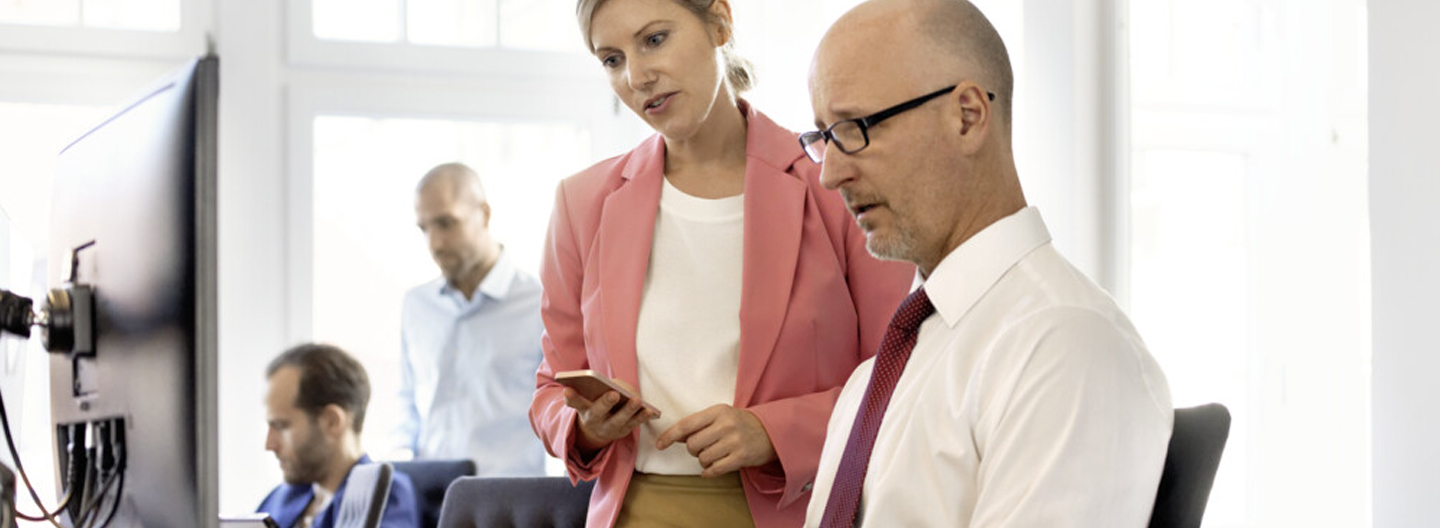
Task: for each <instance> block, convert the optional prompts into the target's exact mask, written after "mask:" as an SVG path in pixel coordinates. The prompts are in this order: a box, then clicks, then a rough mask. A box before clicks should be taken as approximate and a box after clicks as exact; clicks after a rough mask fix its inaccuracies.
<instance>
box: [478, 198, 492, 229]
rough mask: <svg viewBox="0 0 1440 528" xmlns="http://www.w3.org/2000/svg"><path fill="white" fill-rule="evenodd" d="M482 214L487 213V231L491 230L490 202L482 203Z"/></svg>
mask: <svg viewBox="0 0 1440 528" xmlns="http://www.w3.org/2000/svg"><path fill="white" fill-rule="evenodd" d="M480 212H482V213H485V229H490V202H480Z"/></svg>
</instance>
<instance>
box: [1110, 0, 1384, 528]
mask: <svg viewBox="0 0 1440 528" xmlns="http://www.w3.org/2000/svg"><path fill="white" fill-rule="evenodd" d="M1124 16H1125V18H1127V19H1128V24H1126V26H1127V27H1129V28H1130V34H1129V46H1128V68H1129V72H1130V77H1129V79H1128V86H1129V93H1130V94H1131V100H1130V103H1129V105H1128V110H1129V114H1130V120H1129V129H1130V134H1129V140H1128V144H1127V145H1125V146H1126V148H1125V152H1126V154H1125V157H1126V159H1127V162H1128V163H1127V165H1128V166H1129V178H1128V181H1127V182H1126V185H1122V187H1123V188H1122V190H1121V191H1120V192H1121V195H1120V199H1119V200H1118V201H1117V203H1118V204H1120V206H1121V207H1122V208H1123V211H1122V214H1121V216H1122V217H1124V218H1128V222H1126V223H1125V224H1124V226H1123V229H1122V231H1123V233H1124V234H1123V235H1122V236H1121V239H1122V240H1126V241H1128V243H1125V244H1122V249H1121V251H1122V253H1123V254H1122V255H1121V256H1120V257H1119V261H1120V263H1121V265H1120V268H1121V269H1128V274H1125V279H1124V281H1123V282H1124V284H1122V285H1121V291H1122V292H1127V293H1128V294H1126V295H1121V298H1122V300H1127V299H1128V303H1129V312H1130V314H1131V316H1132V318H1133V319H1134V322H1135V324H1136V327H1137V328H1139V329H1140V332H1141V334H1142V335H1143V336H1145V340H1146V342H1147V344H1148V345H1149V348H1150V350H1151V352H1152V353H1153V354H1154V355H1155V357H1156V358H1157V359H1158V360H1159V361H1160V363H1161V365H1162V366H1163V367H1164V369H1165V372H1166V375H1167V377H1168V378H1169V381H1170V388H1171V392H1172V395H1173V397H1174V400H1175V405H1176V406H1177V407H1185V406H1191V405H1198V404H1203V403H1208V402H1212V401H1214V402H1220V403H1223V404H1225V405H1226V406H1227V407H1229V409H1230V411H1231V414H1232V417H1233V422H1232V426H1231V431H1230V437H1229V442H1228V443H1227V445H1226V447H1225V455H1224V458H1223V459H1222V460H1221V466H1220V471H1219V473H1218V475H1217V478H1216V482H1215V487H1214V490H1213V492H1212V493H1211V496H1210V503H1209V507H1208V509H1207V511H1206V515H1205V525H1206V526H1210V527H1259V526H1317V527H1332V526H1333V527H1353V526H1368V525H1369V523H1370V516H1369V505H1368V500H1369V497H1370V490H1369V484H1368V481H1369V474H1370V464H1369V452H1370V450H1369V443H1368V442H1369V439H1368V438H1369V429H1368V427H1366V426H1364V424H1368V423H1369V418H1368V416H1369V411H1368V409H1369V394H1370V389H1369V386H1368V369H1369V347H1370V339H1369V317H1370V310H1369V269H1368V266H1369V264H1368V260H1369V240H1368V212H1367V201H1366V200H1367V198H1366V190H1365V189H1366V178H1365V161H1364V160H1365V152H1366V141H1367V140H1366V138H1365V133H1364V129H1365V126H1364V123H1365V118H1364V110H1365V107H1364V105H1365V100H1366V99H1365V96H1364V95H1363V91H1364V87H1365V76H1364V73H1363V72H1364V71H1365V58H1364V57H1365V51H1364V50H1365V44H1364V42H1365V33H1364V5H1363V2H1361V1H1359V0H1327V1H1325V2H1319V3H1305V4H1304V5H1303V6H1302V5H1301V4H1298V3H1294V2H1284V1H1275V0H1221V1H1213V0H1207V1H1195V0H1132V1H1130V2H1129V5H1128V8H1127V11H1125V13H1124ZM1357 21H1358V22H1357ZM1339 424H1345V425H1339ZM1315 504H1324V505H1325V507H1323V508H1316V507H1314V505H1315Z"/></svg>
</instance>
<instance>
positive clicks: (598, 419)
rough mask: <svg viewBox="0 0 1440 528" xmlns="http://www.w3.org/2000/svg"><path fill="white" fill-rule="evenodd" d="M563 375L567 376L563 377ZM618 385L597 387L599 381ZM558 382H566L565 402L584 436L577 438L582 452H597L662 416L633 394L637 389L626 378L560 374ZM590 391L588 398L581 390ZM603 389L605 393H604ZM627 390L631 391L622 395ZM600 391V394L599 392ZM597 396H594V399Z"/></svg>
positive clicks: (592, 373)
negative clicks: (573, 411) (574, 411)
mask: <svg viewBox="0 0 1440 528" xmlns="http://www.w3.org/2000/svg"><path fill="white" fill-rule="evenodd" d="M562 376H563V377H562ZM597 379H598V380H601V381H604V382H609V383H605V385H610V384H614V385H617V386H615V387H613V388H612V387H608V386H607V387H602V388H599V389H597V388H596V387H595V380H597ZM556 381H559V382H561V383H562V384H565V385H566V387H565V405H567V406H569V407H570V408H573V409H575V410H576V411H578V413H577V414H576V416H575V421H576V424H577V425H578V426H579V429H580V436H579V437H578V438H576V439H575V445H576V447H578V448H580V452H581V454H582V455H585V456H587V457H588V456H591V455H594V454H595V453H596V452H597V451H599V450H600V449H601V448H603V447H605V446H607V445H610V443H611V442H614V441H616V440H619V439H621V438H624V437H626V436H629V435H630V433H631V432H632V431H634V430H635V428H636V427H639V426H640V424H643V423H645V422H647V421H650V420H653V419H655V418H657V417H659V416H660V412H659V410H658V409H655V408H653V407H651V406H649V405H646V404H645V403H644V402H642V401H641V400H640V398H639V397H630V395H633V394H634V393H635V390H634V389H633V388H629V387H627V386H626V385H624V382H623V381H619V380H609V379H606V378H604V377H603V376H600V375H599V374H596V373H594V372H585V371H578V372H575V373H574V374H571V373H568V372H562V373H559V375H557V376H556ZM577 389H584V390H586V391H587V392H590V394H589V396H590V397H587V396H586V395H585V394H582V393H581V391H580V390H577ZM601 391H603V392H601ZM622 392H625V393H627V394H621V393H622ZM597 393H598V394H597ZM592 398H593V399H592Z"/></svg>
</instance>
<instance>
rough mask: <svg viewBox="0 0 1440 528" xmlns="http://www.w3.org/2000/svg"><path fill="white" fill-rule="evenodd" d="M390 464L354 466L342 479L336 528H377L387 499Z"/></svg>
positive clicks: (392, 470) (392, 471) (391, 470)
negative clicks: (347, 475)
mask: <svg viewBox="0 0 1440 528" xmlns="http://www.w3.org/2000/svg"><path fill="white" fill-rule="evenodd" d="M394 472H395V469H394V468H392V467H390V464H386V463H383V462H382V463H379V464H357V465H356V466H355V467H353V468H351V469H350V476H349V477H346V478H345V495H344V496H343V497H341V498H340V509H339V511H337V512H336V514H335V528H378V527H379V526H380V519H381V518H383V517H384V516H385V502H386V500H385V499H386V498H388V497H389V496H390V477H391V475H393V474H394Z"/></svg>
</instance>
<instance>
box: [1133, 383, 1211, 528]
mask: <svg viewBox="0 0 1440 528" xmlns="http://www.w3.org/2000/svg"><path fill="white" fill-rule="evenodd" d="M1229 437H1230V411H1229V410H1227V409H1226V408H1225V406H1224V405H1220V404H1218V403H1211V404H1208V405H1201V406H1199V407H1187V408H1184V409H1175V430H1174V432H1173V433H1171V434H1170V448H1169V450H1168V451H1167V453H1166V455H1165V471H1164V473H1162V474H1161V475H1160V490H1159V492H1158V493H1156V495H1155V509H1154V510H1153V511H1152V512H1151V514H1150V528H1199V527H1200V519H1201V518H1203V517H1204V516H1205V504H1206V503H1207V502H1209V501H1210V487H1211V486H1213V485H1214V484H1215V471H1216V470H1217V469H1219V467H1220V455H1222V454H1224V452H1225V440H1226V439H1227V438H1229Z"/></svg>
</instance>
